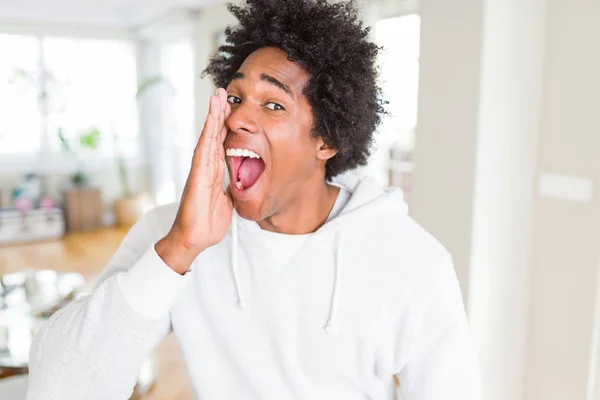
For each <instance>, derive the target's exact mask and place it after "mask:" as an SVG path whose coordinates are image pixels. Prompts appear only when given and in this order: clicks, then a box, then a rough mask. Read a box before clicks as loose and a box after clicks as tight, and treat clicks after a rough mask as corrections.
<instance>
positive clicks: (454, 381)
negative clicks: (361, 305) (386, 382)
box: [396, 255, 482, 400]
mask: <svg viewBox="0 0 600 400" xmlns="http://www.w3.org/2000/svg"><path fill="white" fill-rule="evenodd" d="M440 275H441V276H438V281H437V284H436V285H434V287H433V290H431V292H430V295H429V298H428V300H427V301H426V303H425V306H424V307H423V308H422V310H423V311H422V312H421V314H420V316H419V317H418V319H417V322H416V328H415V329H414V332H413V335H412V340H411V341H410V343H411V344H410V346H409V348H408V353H407V357H406V362H405V364H404V366H403V367H402V369H401V370H400V371H399V372H398V373H397V374H396V377H397V378H398V380H399V382H400V399H402V400H481V398H482V397H481V396H482V393H481V380H480V379H481V378H480V371H479V366H478V362H477V357H476V354H475V349H474V344H473V341H472V338H471V333H470V329H469V325H468V322H467V316H466V314H465V310H464V306H463V301H462V296H461V292H460V287H459V284H458V279H457V278H456V274H455V272H454V268H453V267H452V261H451V259H450V256H449V255H448V257H447V262H446V265H445V266H444V268H443V269H442V271H441V274H440Z"/></svg>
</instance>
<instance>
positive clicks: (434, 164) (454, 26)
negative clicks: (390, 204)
mask: <svg viewBox="0 0 600 400" xmlns="http://www.w3.org/2000/svg"><path fill="white" fill-rule="evenodd" d="M482 7H483V5H482V3H481V1H479V0H456V1H451V2H450V1H446V0H421V2H420V7H419V8H420V11H419V13H420V15H421V60H420V65H421V71H420V82H419V117H418V122H417V134H416V136H417V145H416V149H415V170H414V179H413V181H414V184H413V185H414V186H413V193H412V200H411V202H412V204H411V214H412V216H413V217H414V218H415V219H416V220H417V221H418V222H419V223H420V224H421V225H423V227H424V228H425V229H427V230H428V231H429V232H431V233H432V234H433V235H434V236H435V237H436V238H437V239H438V240H440V241H441V242H442V243H443V244H444V245H445V246H446V247H447V248H448V249H449V250H450V251H451V252H452V256H453V258H454V264H455V268H456V271H457V274H458V277H459V280H460V282H461V287H462V290H463V297H464V299H465V301H467V300H468V291H469V287H468V283H469V264H470V252H471V238H472V235H471V230H472V218H473V185H474V180H475V147H476V136H477V129H478V112H479V98H480V93H479V92H480V85H479V77H480V74H481V72H480V70H481V46H482V39H481V34H482V24H483V21H482V15H483V10H482Z"/></svg>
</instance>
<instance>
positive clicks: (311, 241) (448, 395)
mask: <svg viewBox="0 0 600 400" xmlns="http://www.w3.org/2000/svg"><path fill="white" fill-rule="evenodd" d="M335 184H336V185H338V186H340V187H342V188H344V189H345V190H342V191H341V193H342V194H341V196H342V197H344V196H345V197H346V198H345V199H341V200H340V199H339V201H338V202H337V203H336V204H337V205H340V204H341V206H339V207H338V208H341V207H343V208H342V209H341V210H335V207H334V210H333V212H332V218H330V219H329V220H328V222H327V223H326V224H324V225H323V226H322V227H321V228H320V229H319V230H317V231H316V232H314V233H312V234H309V235H300V236H293V235H284V234H278V233H273V232H268V231H264V230H262V229H260V227H259V226H258V224H256V223H254V222H251V221H247V220H244V219H242V218H241V217H238V216H237V215H236V214H234V218H233V221H232V225H231V229H230V230H229V232H228V234H227V235H226V237H225V238H224V239H223V240H222V241H221V242H220V243H219V244H218V245H216V246H213V247H211V248H209V249H208V250H206V251H205V252H203V253H202V254H201V255H200V256H199V257H198V258H197V259H196V260H195V262H194V263H193V265H192V267H191V268H190V271H189V272H188V273H186V274H185V275H183V276H181V275H179V274H177V273H175V272H174V271H172V270H171V269H170V268H169V267H168V266H166V265H165V263H164V262H163V261H162V260H161V259H160V258H159V257H158V255H157V254H156V252H155V250H154V244H155V243H156V242H157V241H158V240H160V239H161V238H162V237H163V236H164V235H165V234H166V233H167V232H168V230H169V228H170V227H171V224H172V223H173V220H174V218H175V214H176V212H177V206H178V205H177V204H172V205H168V206H164V207H158V208H156V209H155V210H153V211H151V212H149V213H148V214H147V215H146V216H145V217H144V218H143V219H142V220H141V221H140V222H139V223H138V224H137V225H136V226H134V227H133V228H132V229H131V231H130V232H129V233H128V235H127V237H126V238H125V239H124V241H123V243H122V244H121V246H120V248H119V249H118V251H117V252H116V254H115V255H114V257H113V259H112V260H111V262H110V263H109V265H108V266H107V267H106V269H105V270H104V271H103V273H102V274H101V276H100V278H99V282H98V284H97V286H96V287H95V290H94V291H93V292H92V293H91V294H90V295H89V296H87V297H85V298H82V299H80V300H78V301H76V302H74V303H72V304H71V305H69V306H68V307H66V308H65V309H63V310H61V311H59V312H58V313H56V314H55V315H54V316H53V317H52V318H51V319H50V321H49V322H48V323H47V324H46V325H45V326H44V327H43V328H42V330H41V331H40V332H39V333H38V335H37V336H36V338H35V340H34V344H33V347H32V352H31V355H30V383H29V390H28V395H27V399H29V400H37V399H44V400H53V399H57V400H58V399H60V400H65V399H69V400H71V399H73V400H74V399H107V400H108V399H110V400H115V399H127V398H128V397H129V395H130V394H131V393H132V389H133V386H134V384H135V380H136V376H137V373H138V370H139V368H140V366H141V364H142V362H143V361H144V359H145V358H146V357H147V356H148V355H149V354H150V353H151V351H152V350H153V349H154V347H155V346H156V345H157V344H158V343H159V342H160V340H161V339H162V338H163V337H164V336H165V335H166V334H167V333H168V332H169V331H171V330H172V331H173V332H174V333H175V335H176V336H177V338H178V340H179V343H180V346H181V349H182V353H183V357H184V360H185V363H186V365H187V369H188V372H189V377H190V381H191V383H192V384H193V387H194V389H195V392H196V395H197V398H198V399H200V400H222V399H266V400H271V399H273V400H275V399H276V400H282V399H340V400H342V399H343V400H358V399H361V400H363V399H395V398H396V397H395V392H394V384H393V376H394V375H395V376H397V378H398V379H399V381H400V394H401V399H403V400H479V399H481V394H480V391H481V388H480V376H479V370H478V366H477V361H476V356H475V352H474V347H473V344H472V340H471V335H470V333H469V327H468V323H467V318H466V315H465V312H464V307H463V303H462V299H461V294H460V290H459V285H458V281H457V278H456V275H455V272H454V269H453V266H452V261H451V257H450V255H449V254H448V252H447V251H446V250H445V249H444V248H443V247H442V246H441V245H440V244H439V243H438V242H437V241H436V240H435V239H434V238H433V237H432V236H430V235H429V234H428V233H427V232H425V231H424V230H423V229H422V228H420V227H419V226H418V225H417V224H416V223H415V222H414V221H413V220H412V219H411V218H410V217H409V216H408V215H407V207H406V205H405V203H404V201H403V198H402V193H401V192H400V191H398V190H384V189H383V188H382V187H380V186H379V185H378V184H376V183H375V181H373V180H372V179H370V178H365V179H358V178H356V177H354V176H352V175H344V176H342V177H340V178H339V179H337V180H336V181H335ZM348 197H349V198H348ZM336 211H337V212H336ZM336 214H337V215H336Z"/></svg>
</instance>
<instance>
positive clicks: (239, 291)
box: [231, 210, 248, 308]
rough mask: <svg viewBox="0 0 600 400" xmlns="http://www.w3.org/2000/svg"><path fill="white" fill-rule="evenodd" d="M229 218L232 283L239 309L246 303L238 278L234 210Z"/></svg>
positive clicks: (236, 229) (236, 234) (236, 232)
mask: <svg viewBox="0 0 600 400" xmlns="http://www.w3.org/2000/svg"><path fill="white" fill-rule="evenodd" d="M231 217H232V221H231V236H232V238H231V240H232V243H231V272H232V273H233V281H234V282H235V289H236V290H237V295H238V305H239V306H240V308H246V307H247V306H248V303H247V302H246V299H245V298H244V291H243V290H242V285H241V283H240V277H239V275H238V220H237V219H238V216H237V213H236V212H235V210H234V211H233V215H232V216H231Z"/></svg>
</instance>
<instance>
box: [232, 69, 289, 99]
mask: <svg viewBox="0 0 600 400" xmlns="http://www.w3.org/2000/svg"><path fill="white" fill-rule="evenodd" d="M244 77H245V76H244V74H243V73H241V72H236V73H235V74H233V76H232V77H231V82H233V81H235V80H238V79H244ZM260 80H261V81H265V82H268V83H270V84H272V85H273V86H277V87H278V88H279V89H281V90H283V91H284V92H286V93H287V94H289V95H290V96H291V97H292V99H294V93H292V89H290V87H289V86H288V85H286V84H285V83H283V82H281V81H280V80H278V79H276V78H274V77H272V76H271V75H269V74H265V73H262V74H260Z"/></svg>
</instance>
